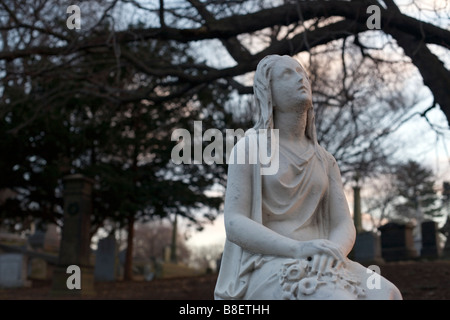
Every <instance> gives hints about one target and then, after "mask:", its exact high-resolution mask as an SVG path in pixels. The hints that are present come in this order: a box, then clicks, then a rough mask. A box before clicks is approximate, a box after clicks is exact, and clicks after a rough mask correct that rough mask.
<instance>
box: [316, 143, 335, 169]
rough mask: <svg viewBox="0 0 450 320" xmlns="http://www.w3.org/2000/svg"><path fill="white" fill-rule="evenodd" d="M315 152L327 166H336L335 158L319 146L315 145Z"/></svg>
mask: <svg viewBox="0 0 450 320" xmlns="http://www.w3.org/2000/svg"><path fill="white" fill-rule="evenodd" d="M317 151H318V152H319V153H320V155H321V157H322V158H323V160H324V161H326V162H327V163H328V165H332V166H334V165H335V164H337V161H336V158H335V157H334V156H333V155H332V154H331V153H330V152H329V151H328V150H326V149H325V148H324V147H322V146H321V145H317Z"/></svg>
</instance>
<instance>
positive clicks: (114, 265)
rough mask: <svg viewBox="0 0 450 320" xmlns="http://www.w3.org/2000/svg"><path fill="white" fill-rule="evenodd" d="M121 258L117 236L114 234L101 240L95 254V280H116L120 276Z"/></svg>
mask: <svg viewBox="0 0 450 320" xmlns="http://www.w3.org/2000/svg"><path fill="white" fill-rule="evenodd" d="M118 260H119V258H118V246H117V241H116V238H115V237H114V235H113V234H111V235H109V236H108V237H106V238H104V239H101V240H99V242H98V248H97V252H96V254H95V270H94V275H95V280H98V281H115V280H117V278H118V276H119V261H118Z"/></svg>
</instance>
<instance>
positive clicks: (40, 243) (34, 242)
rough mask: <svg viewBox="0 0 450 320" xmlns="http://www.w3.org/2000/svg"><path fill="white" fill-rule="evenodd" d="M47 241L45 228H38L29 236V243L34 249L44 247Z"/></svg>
mask: <svg viewBox="0 0 450 320" xmlns="http://www.w3.org/2000/svg"><path fill="white" fill-rule="evenodd" d="M44 242H45V230H42V229H39V228H37V229H36V230H35V231H34V233H33V234H32V235H30V236H29V237H28V244H29V245H30V246H31V248H33V249H34V250H40V249H43V248H44Z"/></svg>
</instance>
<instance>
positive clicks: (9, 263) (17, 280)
mask: <svg viewBox="0 0 450 320" xmlns="http://www.w3.org/2000/svg"><path fill="white" fill-rule="evenodd" d="M26 260H27V259H26V256H25V255H23V254H21V253H4V254H1V255H0V288H15V287H24V286H26V287H28V286H30V282H29V281H28V280H27V261H26Z"/></svg>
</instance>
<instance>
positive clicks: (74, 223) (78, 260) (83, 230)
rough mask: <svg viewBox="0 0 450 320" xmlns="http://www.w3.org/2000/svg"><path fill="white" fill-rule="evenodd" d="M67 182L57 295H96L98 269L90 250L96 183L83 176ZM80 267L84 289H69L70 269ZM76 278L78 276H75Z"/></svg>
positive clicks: (54, 290) (55, 278) (54, 287)
mask: <svg viewBox="0 0 450 320" xmlns="http://www.w3.org/2000/svg"><path fill="white" fill-rule="evenodd" d="M63 182H64V217H63V223H64V224H63V227H62V235H61V244H60V250H59V257H58V265H57V267H56V268H55V270H54V272H53V282H52V291H51V293H52V294H53V295H93V294H94V293H95V292H94V268H93V265H92V263H91V257H90V254H91V250H90V241H91V237H90V215H91V212H92V199H91V194H92V186H93V181H92V180H91V179H88V178H86V177H84V176H83V175H80V174H75V175H71V176H67V177H65V178H64V180H63ZM73 265H74V266H78V267H79V268H80V272H81V289H69V288H68V286H67V280H68V278H69V277H70V276H71V275H72V273H71V272H70V270H68V267H69V266H73ZM74 274H75V273H74Z"/></svg>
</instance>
